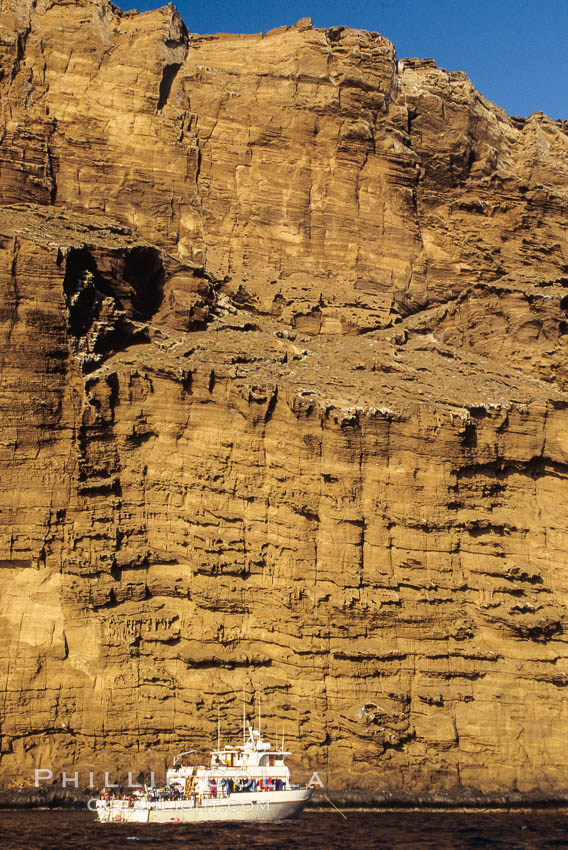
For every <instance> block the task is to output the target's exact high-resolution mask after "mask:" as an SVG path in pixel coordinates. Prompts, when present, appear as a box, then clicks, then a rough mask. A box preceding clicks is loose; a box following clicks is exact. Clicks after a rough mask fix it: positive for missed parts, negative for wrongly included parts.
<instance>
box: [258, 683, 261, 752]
mask: <svg viewBox="0 0 568 850" xmlns="http://www.w3.org/2000/svg"><path fill="white" fill-rule="evenodd" d="M260 699H261V697H260V694H259V695H258V740H259V741H260Z"/></svg>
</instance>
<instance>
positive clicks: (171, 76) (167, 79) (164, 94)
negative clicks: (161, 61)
mask: <svg viewBox="0 0 568 850" xmlns="http://www.w3.org/2000/svg"><path fill="white" fill-rule="evenodd" d="M180 68H181V62H173V63H172V64H171V65H166V66H165V68H164V70H163V71H162V79H161V82H160V95H159V98H158V112H161V111H162V109H163V108H164V106H165V105H166V103H167V102H168V97H169V96H170V91H171V89H172V85H173V82H174V80H175V78H176V74H177V72H178V71H179V69H180Z"/></svg>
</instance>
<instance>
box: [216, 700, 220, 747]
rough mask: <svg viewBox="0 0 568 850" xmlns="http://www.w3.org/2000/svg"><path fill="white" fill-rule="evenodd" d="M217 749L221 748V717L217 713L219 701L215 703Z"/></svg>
mask: <svg viewBox="0 0 568 850" xmlns="http://www.w3.org/2000/svg"><path fill="white" fill-rule="evenodd" d="M217 749H218V750H220V749H221V717H220V714H219V703H217Z"/></svg>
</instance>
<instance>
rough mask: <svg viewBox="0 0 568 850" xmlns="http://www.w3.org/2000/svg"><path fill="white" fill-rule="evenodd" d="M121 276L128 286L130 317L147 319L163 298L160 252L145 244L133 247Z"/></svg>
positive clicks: (144, 320) (162, 273)
mask: <svg viewBox="0 0 568 850" xmlns="http://www.w3.org/2000/svg"><path fill="white" fill-rule="evenodd" d="M123 277H124V280H125V281H126V282H127V283H128V284H129V286H130V292H129V298H130V302H131V305H132V318H135V319H139V320H140V321H143V322H146V321H148V320H149V319H151V318H152V316H153V315H154V314H155V313H156V312H157V311H158V310H159V308H160V305H161V303H162V299H163V293H164V279H165V273H164V266H163V264H162V260H161V256H160V252H159V251H157V250H156V249H155V248H149V247H146V246H142V247H137V248H133V249H132V250H131V251H129V252H128V256H127V257H126V261H125V263H124V271H123Z"/></svg>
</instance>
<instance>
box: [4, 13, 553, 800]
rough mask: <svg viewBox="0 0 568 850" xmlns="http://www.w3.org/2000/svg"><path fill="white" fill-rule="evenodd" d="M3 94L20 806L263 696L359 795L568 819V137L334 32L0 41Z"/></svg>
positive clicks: (28, 26)
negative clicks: (564, 811)
mask: <svg viewBox="0 0 568 850" xmlns="http://www.w3.org/2000/svg"><path fill="white" fill-rule="evenodd" d="M188 23H189V25H191V21H189V22H188ZM0 60H1V67H2V76H1V79H0V92H1V100H0V109H1V116H0V118H1V132H0V139H1V141H0V200H1V201H2V204H3V206H2V208H1V209H0V412H1V420H0V422H1V427H0V618H1V619H0V623H1V629H0V641H1V653H0V695H1V697H2V705H3V711H2V725H1V729H0V733H1V746H0V755H1V758H0V771H1V773H2V778H3V781H4V782H8V781H12V780H14V779H15V778H20V779H23V781H24V782H26V781H28V782H30V781H32V780H33V773H32V771H33V768H34V767H51V768H53V770H54V772H55V771H56V770H61V769H66V770H67V771H68V772H69V771H71V770H73V771H74V770H79V771H80V777H81V781H82V782H83V781H84V783H85V784H86V783H87V781H88V772H89V771H90V770H94V771H97V773H96V777H97V779H96V780H95V781H96V782H98V781H100V782H102V772H103V771H105V770H108V771H111V772H115V773H116V774H117V775H119V774H121V772H123V771H127V770H132V771H136V772H138V771H139V770H146V769H154V770H157V771H158V770H161V769H162V768H163V766H164V762H165V760H166V758H167V757H169V756H170V755H171V754H172V753H173V752H176V751H177V750H178V749H180V748H183V745H184V744H186V743H188V742H190V743H192V744H196V745H197V746H198V747H201V748H203V749H206V748H207V747H208V746H209V744H210V743H212V740H213V736H214V734H215V730H216V721H217V705H220V706H221V708H222V712H223V718H224V727H225V729H226V734H227V735H228V734H229V733H231V735H236V734H237V733H238V729H239V718H240V713H241V703H240V699H241V693H242V689H243V686H245V688H246V692H247V699H248V700H249V703H250V705H249V708H250V710H252V696H253V694H262V699H263V703H262V704H263V711H264V714H265V718H266V719H265V728H266V729H267V731H268V733H269V735H271V736H272V737H275V736H276V735H278V734H279V733H280V731H281V729H282V727H283V728H284V730H285V732H286V737H287V742H288V744H289V745H290V746H291V748H292V749H293V750H294V751H295V753H296V759H297V763H298V765H299V766H300V767H301V768H302V769H303V771H304V774H305V775H306V776H307V777H309V776H310V775H311V773H312V772H313V771H314V770H317V771H318V773H319V775H320V777H321V778H322V779H323V780H324V781H326V782H327V783H328V784H329V785H330V786H331V787H334V788H336V789H339V788H342V789H346V788H358V789H362V792H363V793H366V794H368V795H371V796H373V797H375V798H381V797H383V798H387V797H388V795H391V797H388V798H389V799H390V798H392V796H393V795H394V796H395V797H397V796H398V797H399V798H401V799H402V798H406V799H428V798H431V799H435V798H440V799H441V798H442V797H443V798H445V799H448V798H453V799H456V800H457V799H460V800H472V799H479V797H480V795H486V797H488V798H493V799H504V798H506V797H507V796H509V797H511V795H514V794H516V795H518V797H520V798H525V799H535V798H538V797H539V796H540V797H555V796H556V797H561V796H562V795H563V794H564V793H565V788H566V768H565V753H564V742H565V739H566V735H567V734H568V715H567V711H566V701H565V699H564V688H565V686H566V684H567V683H568V657H567V652H566V642H565V637H564V635H565V630H566V626H567V624H568V617H567V608H566V592H567V589H568V587H567V586H568V564H567V556H566V549H567V536H566V525H567V511H566V504H567V503H568V437H567V434H568V413H567V410H568V392H567V381H568V374H567V367H566V340H567V339H568V315H567V312H568V298H567V292H566V287H567V285H568V243H567V241H566V225H567V209H568V194H567V190H566V186H567V177H568V135H567V130H566V126H565V124H563V123H561V122H553V121H551V120H549V119H548V118H547V117H546V116H544V115H543V114H540V113H538V114H535V115H533V116H531V117H530V118H528V119H517V118H515V119H512V118H510V117H509V116H507V115H506V114H505V113H504V112H503V111H502V110H500V109H498V108H497V107H495V106H494V105H492V104H490V103H488V102H487V101H485V100H484V99H483V97H482V96H481V95H480V94H479V93H477V92H476V91H475V90H474V89H473V87H472V86H471V83H470V82H469V81H468V79H467V78H466V77H465V75H463V74H461V73H448V72H446V71H443V70H441V69H439V68H437V67H436V66H435V65H434V64H433V62H432V61H431V60H424V61H419V60H416V59H412V60H402V61H397V59H396V56H395V52H394V48H393V46H392V44H391V43H390V42H389V41H387V40H386V39H384V38H383V37H382V36H380V35H378V34H376V33H366V32H361V31H354V30H349V29H346V28H343V27H334V28H332V29H330V30H318V29H314V28H313V27H312V26H311V24H310V22H309V20H303V21H302V22H299V24H298V25H297V26H296V27H282V28H280V29H278V30H275V31H273V32H271V33H268V34H267V35H264V36H262V35H255V36H235V35H218V36H196V35H191V36H190V35H189V33H188V30H187V29H186V27H185V25H184V24H183V22H182V21H181V20H180V18H179V16H178V14H177V12H176V11H175V9H174V8H173V7H172V6H169V7H167V8H163V9H160V10H157V11H155V12H149V13H144V14H135V13H123V12H121V11H120V10H119V9H117V8H116V7H114V6H112V5H110V4H108V3H106V2H76V3H65V2H56V3H50V2H38V3H35V4H31V3H12V4H10V3H5V4H4V5H3V10H2V12H1V15H0ZM300 773H301V771H300Z"/></svg>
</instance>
